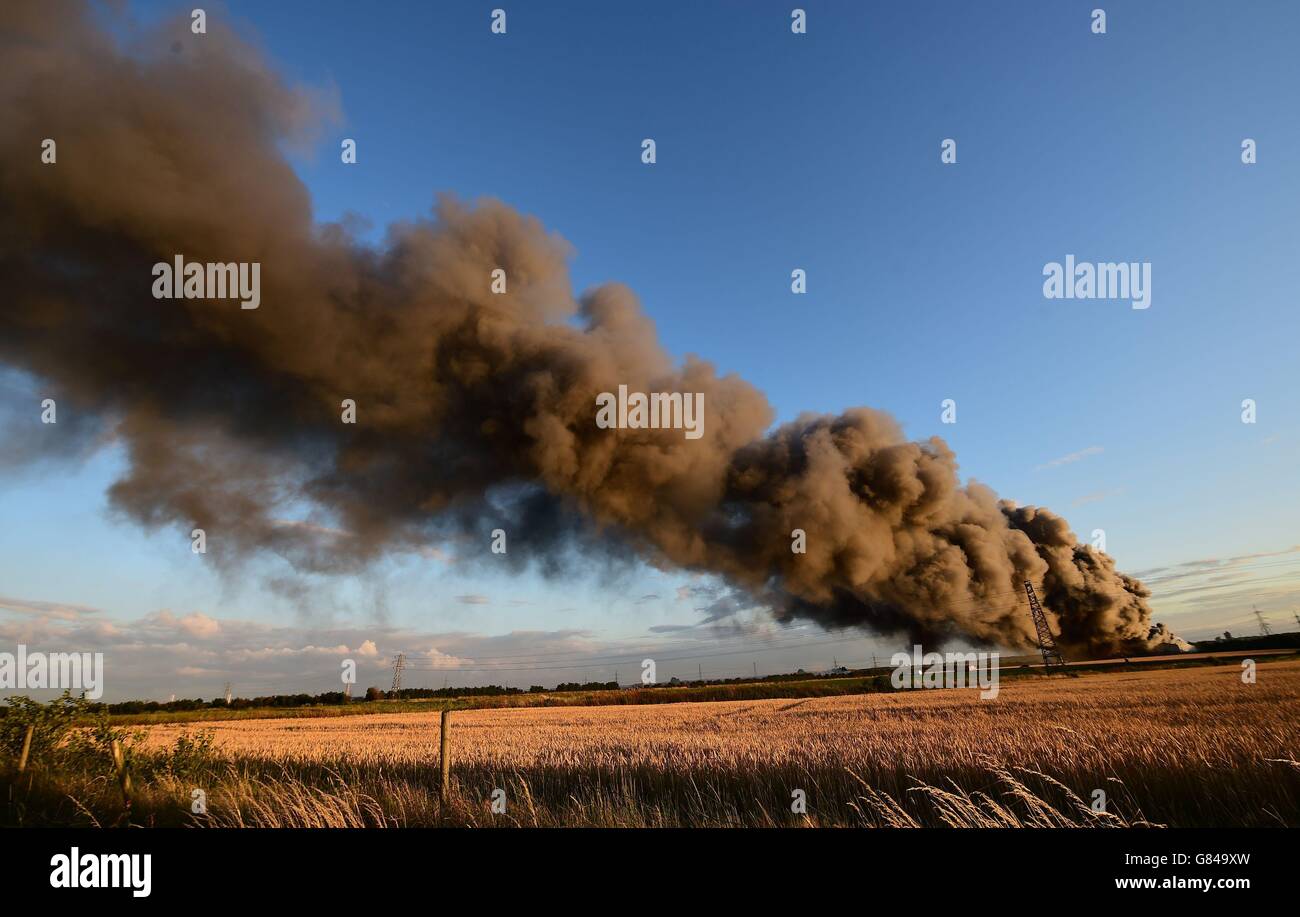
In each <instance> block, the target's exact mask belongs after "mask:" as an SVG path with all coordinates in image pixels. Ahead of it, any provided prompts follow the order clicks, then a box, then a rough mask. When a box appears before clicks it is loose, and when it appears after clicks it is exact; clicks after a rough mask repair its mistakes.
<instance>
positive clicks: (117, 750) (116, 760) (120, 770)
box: [113, 739, 131, 809]
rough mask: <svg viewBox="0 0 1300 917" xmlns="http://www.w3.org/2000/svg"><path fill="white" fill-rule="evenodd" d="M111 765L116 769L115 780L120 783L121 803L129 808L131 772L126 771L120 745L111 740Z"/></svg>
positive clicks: (124, 758) (124, 757)
mask: <svg viewBox="0 0 1300 917" xmlns="http://www.w3.org/2000/svg"><path fill="white" fill-rule="evenodd" d="M113 765H114V766H115V767H116V768H117V778H118V780H120V781H121V782H122V801H123V802H124V803H126V807H127V808H128V809H129V808H131V772H130V771H128V770H127V769H126V755H125V754H124V753H123V751H122V743H121V742H120V741H118V740H117V739H114V740H113Z"/></svg>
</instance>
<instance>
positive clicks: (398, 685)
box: [393, 653, 406, 691]
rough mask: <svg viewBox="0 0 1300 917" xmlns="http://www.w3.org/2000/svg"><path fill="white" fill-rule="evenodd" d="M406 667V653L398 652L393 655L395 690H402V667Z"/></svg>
mask: <svg viewBox="0 0 1300 917" xmlns="http://www.w3.org/2000/svg"><path fill="white" fill-rule="evenodd" d="M404 668H406V654H405V653H398V654H397V655H396V656H394V657H393V690H394V691H400V690H402V669H404Z"/></svg>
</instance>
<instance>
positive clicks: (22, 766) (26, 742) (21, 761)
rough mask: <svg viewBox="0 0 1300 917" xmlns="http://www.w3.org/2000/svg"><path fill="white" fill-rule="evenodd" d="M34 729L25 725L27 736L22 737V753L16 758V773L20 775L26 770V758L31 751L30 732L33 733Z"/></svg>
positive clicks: (29, 725) (29, 724)
mask: <svg viewBox="0 0 1300 917" xmlns="http://www.w3.org/2000/svg"><path fill="white" fill-rule="evenodd" d="M35 729H36V726H35V725H33V724H31V723H28V724H27V734H26V735H25V736H23V753H22V755H20V756H19V758H18V773H20V774H21V773H22V772H23V771H25V770H27V756H28V755H29V754H31V751H32V732H33V731H35Z"/></svg>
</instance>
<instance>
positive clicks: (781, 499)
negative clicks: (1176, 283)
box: [0, 2, 1150, 652]
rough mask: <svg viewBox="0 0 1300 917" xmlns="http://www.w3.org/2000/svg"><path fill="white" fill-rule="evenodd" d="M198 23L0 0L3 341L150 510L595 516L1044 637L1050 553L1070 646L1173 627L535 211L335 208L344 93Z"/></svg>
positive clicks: (213, 529) (165, 520)
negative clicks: (316, 195) (784, 407)
mask: <svg viewBox="0 0 1300 917" xmlns="http://www.w3.org/2000/svg"><path fill="white" fill-rule="evenodd" d="M188 23H189V21H188V19H185V20H180V21H177V22H174V23H171V24H169V25H166V26H164V27H162V28H160V29H159V30H158V31H156V32H152V33H134V34H132V36H131V38H130V39H129V43H128V44H127V45H126V46H123V44H122V43H121V42H119V41H116V40H114V39H112V38H110V37H109V34H108V33H107V32H106V31H105V30H102V29H100V28H99V27H98V26H97V25H96V24H95V23H94V21H93V19H92V17H91V16H90V15H89V14H88V13H87V11H86V9H84V8H83V7H82V5H81V4H79V3H73V2H45V3H40V4H36V3H8V4H5V5H4V8H3V11H2V12H0V275H2V276H3V278H4V290H3V297H2V298H0V362H3V363H4V364H7V365H9V366H10V367H15V368H17V369H21V370H22V371H24V372H26V373H28V374H30V375H31V376H32V377H34V378H36V379H38V380H39V381H40V385H41V386H42V387H43V388H42V390H43V391H47V392H48V393H49V394H50V395H51V396H53V397H56V398H57V399H58V400H59V403H60V406H61V411H62V413H61V418H62V417H68V416H69V415H70V414H71V415H75V416H85V415H90V416H94V417H96V418H99V419H100V420H101V421H102V424H103V425H104V427H105V428H106V431H107V435H112V436H115V437H116V438H118V440H119V441H120V442H122V443H123V444H124V446H125V449H126V451H127V454H128V455H129V459H130V466H129V470H128V471H127V472H126V473H125V475H124V477H123V478H122V480H120V481H118V482H117V483H116V484H114V485H113V487H112V491H111V498H112V501H113V504H114V505H115V506H116V507H117V508H118V509H120V510H121V511H123V512H124V513H126V514H128V515H129V516H130V517H132V518H134V519H136V520H139V521H140V522H141V523H143V524H145V525H149V526H158V525H176V526H178V527H179V528H181V529H182V530H183V531H185V532H187V533H188V531H189V530H190V528H191V527H192V526H198V527H202V528H204V529H206V531H207V532H208V537H209V545H210V555H211V556H213V557H214V558H217V559H221V558H231V557H232V556H236V555H238V556H247V555H248V554H249V553H255V552H263V551H271V552H276V553H278V554H280V555H282V556H284V557H286V558H288V559H289V560H290V561H291V562H292V563H293V564H294V565H295V566H297V567H299V568H300V569H303V570H314V571H336V570H352V569H358V568H360V567H361V566H364V565H365V564H366V563H368V562H370V561H372V560H374V559H375V558H376V557H378V556H380V555H382V554H384V553H385V552H390V551H398V550H415V549H420V548H421V547H424V548H426V549H427V547H428V546H429V545H430V544H433V543H436V542H437V540H438V539H456V538H460V539H462V540H466V541H467V542H468V543H469V544H473V545H475V546H476V547H481V549H482V550H483V551H484V552H485V553H486V552H487V548H488V538H487V536H486V534H485V532H486V531H487V530H489V529H491V528H493V527H496V526H501V527H503V528H505V529H506V530H507V532H508V533H509V535H510V537H511V538H512V539H513V540H512V541H511V542H510V551H511V555H523V556H525V557H538V556H542V557H550V556H553V555H554V554H555V553H556V552H557V551H560V550H562V547H563V546H564V545H572V544H573V543H574V539H586V541H587V542H588V543H589V544H601V545H604V546H606V548H607V549H610V550H615V551H617V550H634V551H636V552H637V553H638V554H639V556H642V557H646V558H648V559H650V560H651V561H652V562H655V563H660V564H663V565H672V566H675V567H681V568H687V569H692V570H702V571H709V572H712V573H715V574H718V575H721V576H723V577H725V578H726V579H727V580H729V581H730V582H731V583H733V584H734V585H736V586H737V587H740V588H743V589H745V590H747V591H749V592H750V593H752V594H753V595H754V596H755V597H756V599H757V600H759V601H761V602H765V603H768V604H769V605H770V606H771V607H772V608H773V609H774V610H775V611H776V613H777V614H778V615H779V616H782V617H795V616H800V617H807V618H811V619H814V620H816V621H818V622H820V623H821V624H823V625H825V626H827V627H862V628H870V629H874V630H878V631H881V632H888V633H895V632H901V633H906V634H908V635H909V636H911V637H913V638H917V639H921V640H924V641H925V642H927V643H935V642H941V641H943V640H944V639H948V638H964V639H967V640H973V641H980V642H988V643H996V644H1001V645H1009V646H1015V647H1026V646H1029V645H1031V641H1032V637H1033V629H1032V624H1031V621H1030V617H1029V614H1028V611H1027V605H1026V604H1025V601H1024V598H1023V593H1022V591H1021V582H1022V581H1023V580H1026V579H1028V580H1032V581H1033V582H1034V583H1035V584H1037V586H1038V588H1039V590H1040V597H1041V599H1042V601H1043V603H1044V605H1045V607H1046V608H1047V609H1048V611H1049V612H1050V613H1052V614H1053V615H1054V620H1055V623H1056V628H1057V630H1058V631H1059V633H1060V635H1061V637H1062V639H1063V641H1064V642H1065V643H1066V644H1068V645H1069V646H1071V647H1074V648H1077V649H1078V650H1085V651H1089V652H1105V651H1111V650H1115V649H1127V648H1129V647H1139V646H1142V645H1145V643H1146V641H1147V640H1148V637H1149V631H1150V623H1149V609H1148V607H1147V604H1146V602H1145V597H1146V596H1147V591H1146V590H1145V589H1144V588H1143V587H1142V585H1141V584H1140V583H1138V582H1137V581H1136V580H1133V579H1131V578H1129V577H1127V576H1125V575H1124V574H1122V573H1119V572H1117V571H1116V570H1115V568H1114V565H1113V562H1112V561H1111V559H1110V558H1109V557H1107V556H1106V555H1104V554H1101V553H1099V552H1097V551H1094V550H1092V549H1091V548H1088V547H1082V546H1080V545H1078V543H1077V539H1076V538H1075V536H1074V534H1073V533H1072V532H1071V531H1070V529H1069V527H1068V526H1067V524H1066V522H1065V521H1064V520H1063V519H1061V518H1060V517H1058V516H1056V515H1053V514H1052V513H1050V512H1048V511H1047V510H1044V509H1037V508H1032V507H1015V506H1014V505H1012V504H1010V503H1007V502H1005V501H1000V500H999V499H998V497H997V496H996V495H995V494H994V493H993V492H992V491H990V490H989V489H987V488H985V487H983V486H980V485H978V484H970V485H967V486H962V485H961V483H960V480H959V477H958V473H957V464H956V461H955V459H954V456H953V454H952V453H951V452H950V450H949V449H948V447H947V446H946V445H945V444H944V442H943V441H942V440H940V439H938V438H931V439H929V440H927V441H925V442H908V441H907V440H906V439H905V438H904V437H903V436H902V434H901V432H900V430H899V427H898V425H897V424H896V422H895V421H894V420H893V419H892V418H891V417H890V416H889V415H887V414H884V413H882V412H880V411H875V410H869V409H866V408H862V409H857V410H853V411H849V412H847V413H845V414H843V415H841V416H838V417H832V416H814V415H807V416H803V417H800V418H799V419H797V420H795V421H794V422H792V423H788V424H785V425H783V426H780V427H779V428H777V429H776V430H774V431H770V429H769V428H770V427H771V423H772V420H773V412H772V410H771V408H770V407H769V405H768V403H767V401H766V399H765V398H764V397H763V395H762V394H761V393H760V392H758V391H757V390H756V389H754V388H753V387H752V386H751V385H749V384H748V383H746V382H744V381H743V380H741V379H739V378H736V377H735V376H719V375H718V374H717V373H716V372H715V371H714V369H713V367H712V366H710V365H709V364H708V363H706V362H704V361H702V360H699V359H696V358H693V357H691V358H687V359H686V360H685V362H684V363H683V364H680V365H678V364H676V363H675V362H674V361H673V360H672V359H670V358H669V356H668V355H667V354H666V353H665V352H664V351H663V350H662V349H661V347H660V346H659V344H658V342H657V339H656V334H655V330H654V327H653V325H652V323H651V321H650V320H649V319H648V318H647V317H646V316H645V315H644V314H643V313H642V311H641V309H640V307H639V305H638V303H637V300H636V298H635V296H634V295H633V294H632V292H631V291H629V290H628V289H627V288H625V287H623V286H620V285H617V284H610V285H607V286H602V287H600V288H598V289H596V290H594V291H592V292H590V293H588V294H586V295H584V296H582V297H581V298H575V296H574V295H573V293H572V291H571V289H570V284H569V278H568V272H567V257H568V247H567V245H566V243H565V242H564V241H563V240H562V239H560V238H559V237H557V236H555V235H553V234H550V233H548V232H547V231H546V230H545V229H544V228H543V227H542V226H541V224H539V223H538V222H537V221H536V220H535V219H532V218H530V217H526V216H522V215H520V214H519V213H517V212H515V211H514V210H512V209H510V208H509V207H507V206H505V205H503V204H501V203H498V202H495V201H486V202H483V203H480V204H478V205H477V206H473V207H471V206H466V205H464V204H461V203H459V202H457V201H455V200H451V199H443V200H441V201H440V203H439V204H438V206H437V207H436V211H435V214H434V216H433V217H432V218H431V219H429V220H421V221H414V222H410V223H404V224H401V225H395V226H393V227H391V228H390V229H389V231H388V235H387V238H386V240H385V243H384V244H383V245H382V246H378V247H375V246H368V245H365V244H361V243H360V242H358V241H357V240H356V239H355V238H353V237H352V236H351V235H350V234H349V232H348V231H347V230H346V229H345V228H344V227H341V226H338V225H325V226H322V225H319V224H317V223H316V222H315V221H314V220H313V216H312V212H311V201H310V199H309V196H308V194H307V192H306V190H305V189H304V187H303V185H302V184H301V183H300V181H299V180H298V179H297V177H296V176H295V175H294V173H293V171H292V169H291V167H290V166H289V164H288V163H287V161H286V159H285V156H284V152H283V151H284V150H285V149H286V148H289V147H291V146H292V145H294V144H299V145H304V144H309V143H310V142H311V141H312V138H313V132H314V131H316V130H318V129H319V128H320V127H321V126H322V125H325V124H328V123H329V122H330V121H331V120H332V119H333V118H334V116H335V114H334V110H333V108H334V107H333V105H332V103H331V100H330V98H329V97H328V96H319V95H318V96H312V95H311V94H309V93H306V92H304V91H301V90H296V89H293V88H291V87H289V86H287V85H285V83H284V82H283V81H282V80H281V78H280V77H279V76H277V75H276V74H275V73H274V72H273V71H272V70H271V69H269V68H268V67H267V65H266V64H265V63H264V62H263V61H262V60H261V58H260V57H259V56H258V55H257V54H256V53H255V52H254V51H252V50H251V49H250V48H249V47H248V46H247V45H246V44H244V43H243V42H242V41H241V40H239V39H238V38H237V37H236V36H234V35H233V34H231V33H230V32H228V31H226V29H225V28H224V27H223V26H222V24H221V23H220V22H218V21H214V20H212V19H210V20H209V22H208V33H207V34H206V35H202V36H195V35H192V34H190V31H189V28H188ZM45 138H52V139H54V140H55V141H56V143H57V163H56V164H53V165H49V164H44V163H42V162H41V159H40V153H41V144H42V141H43V140H44V139H45ZM177 254H180V255H183V256H184V257H185V258H186V259H187V260H189V261H200V262H209V261H212V262H239V261H242V262H259V263H260V264H261V266H262V268H261V284H262V289H261V306H260V308H258V309H256V310H243V309H241V308H240V307H239V303H238V302H236V301H235V300H232V299H176V300H171V299H155V298H154V297H153V296H152V294H151V286H152V283H153V277H152V275H151V267H152V265H153V264H154V263H155V262H159V261H162V262H171V260H172V259H173V257H174V256H175V255H177ZM497 268H502V269H504V270H505V271H506V276H507V278H508V292H506V293H505V294H499V295H498V294H494V293H493V292H492V291H491V288H490V277H491V273H492V271H493V270H494V269H497ZM619 384H626V385H627V386H628V387H629V389H631V390H632V391H645V392H651V391H679V392H702V393H704V406H705V425H704V431H705V434H704V436H703V438H701V439H698V440H688V439H686V438H685V437H683V435H682V433H681V431H680V430H677V431H672V430H602V429H598V428H597V426H596V423H595V398H596V395H597V394H598V393H600V392H604V391H616V390H617V387H618V385H619ZM346 398H350V399H353V400H354V401H355V402H356V405H357V413H358V423H357V424H355V425H345V424H342V423H341V422H340V404H341V402H342V400H343V399H346ZM290 519H291V520H293V521H292V522H289V521H286V520H290ZM794 529H802V530H804V531H805V532H806V533H807V553H805V554H797V553H794V552H792V551H791V532H792V530H794ZM610 546H613V547H612V548H610Z"/></svg>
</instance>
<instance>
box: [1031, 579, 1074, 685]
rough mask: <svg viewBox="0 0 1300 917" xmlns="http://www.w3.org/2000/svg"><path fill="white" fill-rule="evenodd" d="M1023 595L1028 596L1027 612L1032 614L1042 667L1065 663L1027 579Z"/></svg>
mask: <svg viewBox="0 0 1300 917" xmlns="http://www.w3.org/2000/svg"><path fill="white" fill-rule="evenodd" d="M1025 595H1027V596H1029V613H1030V614H1031V615H1033V618H1034V630H1035V631H1037V632H1038V651H1039V652H1040V653H1042V654H1043V668H1045V669H1050V668H1051V667H1052V666H1053V665H1060V666H1063V665H1065V657H1064V656H1062V655H1061V651H1060V650H1059V649H1057V648H1056V638H1055V637H1053V636H1052V628H1051V627H1049V626H1048V624H1047V615H1045V614H1043V606H1042V605H1039V604H1038V596H1036V595H1034V585H1033V583H1031V582H1029V580H1025Z"/></svg>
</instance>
